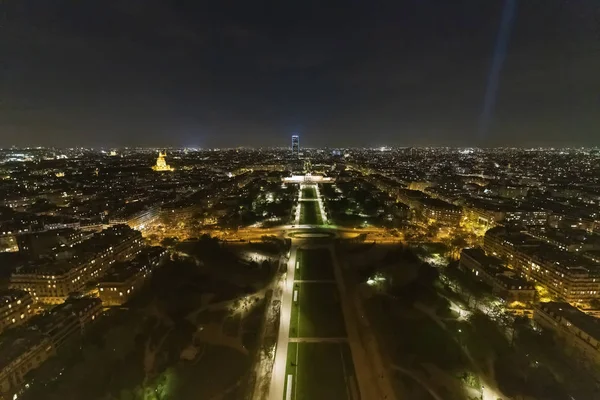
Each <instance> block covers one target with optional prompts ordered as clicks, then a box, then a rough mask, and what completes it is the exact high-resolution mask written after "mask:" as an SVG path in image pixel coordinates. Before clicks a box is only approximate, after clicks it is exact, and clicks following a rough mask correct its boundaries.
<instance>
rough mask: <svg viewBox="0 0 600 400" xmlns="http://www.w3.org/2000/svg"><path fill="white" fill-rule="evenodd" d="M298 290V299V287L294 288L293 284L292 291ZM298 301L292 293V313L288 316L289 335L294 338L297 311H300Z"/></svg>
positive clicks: (297, 319) (296, 331)
mask: <svg viewBox="0 0 600 400" xmlns="http://www.w3.org/2000/svg"><path fill="white" fill-rule="evenodd" d="M296 290H298V300H299V299H300V287H298V288H296V287H295V285H294V291H296ZM299 304H300V303H299V301H298V302H296V301H294V297H293V294H292V313H291V314H292V315H291V317H290V333H289V337H291V338H295V337H298V324H299V323H300V320H299V318H298V313H299V312H300V308H299Z"/></svg>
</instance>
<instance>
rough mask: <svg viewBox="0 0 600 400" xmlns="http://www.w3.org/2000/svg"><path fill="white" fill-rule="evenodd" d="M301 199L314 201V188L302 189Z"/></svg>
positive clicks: (315, 195) (315, 196) (315, 194)
mask: <svg viewBox="0 0 600 400" xmlns="http://www.w3.org/2000/svg"><path fill="white" fill-rule="evenodd" d="M302 198H303V199H308V200H310V199H316V198H317V191H316V190H315V188H314V187H305V188H302Z"/></svg>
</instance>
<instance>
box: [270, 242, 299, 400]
mask: <svg viewBox="0 0 600 400" xmlns="http://www.w3.org/2000/svg"><path fill="white" fill-rule="evenodd" d="M297 251H298V247H297V246H295V245H293V244H292V248H291V250H290V259H289V261H288V266H287V272H286V277H285V280H284V281H283V282H284V284H283V292H282V295H281V311H280V317H279V318H280V323H279V335H278V338H277V346H276V348H275V362H274V364H273V373H272V375H271V386H270V388H269V399H271V400H281V399H283V388H284V386H285V370H286V363H287V353H288V345H289V342H290V341H289V337H290V320H291V318H292V294H293V292H294V274H295V272H296V268H295V267H296V254H297Z"/></svg>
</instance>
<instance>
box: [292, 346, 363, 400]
mask: <svg viewBox="0 0 600 400" xmlns="http://www.w3.org/2000/svg"><path fill="white" fill-rule="evenodd" d="M297 349H298V350H297V351H298V363H297V367H296V370H297V371H296V376H295V381H296V390H295V392H294V396H293V397H292V398H293V399H295V400H321V399H323V400H330V399H336V400H338V399H339V400H343V399H349V400H350V399H352V397H351V394H350V393H351V392H352V389H351V387H352V386H354V385H355V384H353V383H351V382H354V368H353V367H352V359H351V358H349V355H350V349H349V348H348V345H347V344H346V343H298V344H297Z"/></svg>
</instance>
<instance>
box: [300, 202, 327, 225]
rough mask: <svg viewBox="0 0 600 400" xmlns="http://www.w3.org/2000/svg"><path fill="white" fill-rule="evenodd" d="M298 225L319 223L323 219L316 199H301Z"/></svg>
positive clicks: (321, 222)
mask: <svg viewBox="0 0 600 400" xmlns="http://www.w3.org/2000/svg"><path fill="white" fill-rule="evenodd" d="M300 207H302V208H301V209H300V225H321V224H323V219H322V218H321V214H320V212H319V204H318V202H316V201H302V202H301V204H300Z"/></svg>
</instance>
